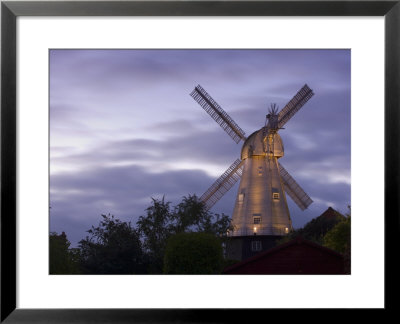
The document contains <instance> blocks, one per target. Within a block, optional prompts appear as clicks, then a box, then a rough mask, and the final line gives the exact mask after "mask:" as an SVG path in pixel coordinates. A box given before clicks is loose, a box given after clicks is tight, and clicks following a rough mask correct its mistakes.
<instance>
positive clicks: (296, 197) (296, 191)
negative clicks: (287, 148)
mask: <svg viewBox="0 0 400 324" xmlns="http://www.w3.org/2000/svg"><path fill="white" fill-rule="evenodd" d="M278 165H279V173H280V175H281V177H282V180H283V184H284V186H285V191H286V193H287V194H288V195H289V196H290V198H292V199H293V201H294V202H295V203H296V205H297V206H299V208H300V209H301V210H304V209H306V208H307V207H308V206H310V205H311V204H312V202H313V201H312V199H311V198H310V196H309V195H307V194H306V192H305V191H304V190H303V189H302V188H301V187H300V186H299V184H298V183H297V182H296V181H295V180H294V179H293V177H292V176H291V175H290V174H289V172H287V171H286V169H285V168H284V167H283V166H282V165H281V164H280V163H278Z"/></svg>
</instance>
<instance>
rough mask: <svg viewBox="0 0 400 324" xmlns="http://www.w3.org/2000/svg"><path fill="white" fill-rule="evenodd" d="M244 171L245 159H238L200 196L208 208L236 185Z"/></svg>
mask: <svg viewBox="0 0 400 324" xmlns="http://www.w3.org/2000/svg"><path fill="white" fill-rule="evenodd" d="M242 171H243V161H241V160H239V159H237V160H236V161H235V162H233V164H232V165H231V166H230V167H229V168H228V169H227V170H226V171H225V172H224V174H223V175H222V176H220V177H219V178H218V180H217V181H215V182H214V183H213V185H212V186H211V187H210V188H209V189H208V190H207V191H206V192H205V193H204V194H203V195H202V196H201V197H200V201H202V202H203V203H204V204H205V206H206V209H207V210H209V209H210V208H211V207H212V206H214V205H215V204H216V203H217V202H218V200H220V199H221V198H222V196H223V195H225V193H226V192H228V191H229V189H231V188H232V187H233V186H234V184H235V183H236V182H237V181H238V180H239V179H240V177H241V176H242Z"/></svg>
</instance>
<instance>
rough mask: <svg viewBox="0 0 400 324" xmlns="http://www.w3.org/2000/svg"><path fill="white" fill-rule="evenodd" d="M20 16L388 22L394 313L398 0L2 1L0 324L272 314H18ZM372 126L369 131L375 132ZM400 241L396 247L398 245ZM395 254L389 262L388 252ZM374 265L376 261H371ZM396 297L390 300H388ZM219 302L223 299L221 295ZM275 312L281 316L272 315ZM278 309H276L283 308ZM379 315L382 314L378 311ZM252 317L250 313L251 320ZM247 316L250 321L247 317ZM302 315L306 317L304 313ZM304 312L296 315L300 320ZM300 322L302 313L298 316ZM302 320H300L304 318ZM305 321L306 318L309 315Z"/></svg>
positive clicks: (388, 279)
mask: <svg viewBox="0 0 400 324" xmlns="http://www.w3.org/2000/svg"><path fill="white" fill-rule="evenodd" d="M19 16H384V18H385V110H384V111H385V179H384V181H385V206H384V208H385V308H384V310H383V311H388V310H393V309H394V307H396V305H395V302H396V297H395V294H394V293H395V287H396V286H397V285H396V283H398V279H397V277H398V274H397V273H396V269H397V268H395V267H391V266H390V262H392V261H391V258H394V257H395V256H396V255H398V251H396V250H394V247H395V246H397V245H398V243H397V241H396V238H398V234H399V227H400V226H399V224H400V222H399V215H400V208H399V207H400V203H399V197H400V194H399V180H400V174H399V155H400V147H399V127H400V115H399V103H400V65H399V61H400V0H395V1H320V0H317V1H293V0H292V1H263V0H262V1H115V2H113V1H2V3H1V241H0V244H1V319H0V320H1V322H3V321H4V322H5V323H31V322H32V323H33V322H35V323H89V322H91V323H97V322H101V323H131V322H134V323H141V322H175V323H177V322H192V323H193V322H235V321H237V320H238V319H239V318H240V315H243V313H245V314H244V315H245V316H251V318H257V317H259V316H264V315H263V314H264V312H265V311H268V310H248V309H247V310H244V309H235V310H231V309H213V310H210V309H207V310H204V309H201V310H195V309H190V310H189V309H17V308H16V300H17V294H16V270H17V269H16V238H17V233H16V210H17V201H16V191H17V183H16V163H17V156H16V138H17V129H16V114H17V111H16V81H17V79H16V37H17V31H16V19H17V17H19ZM371 127H372V126H371ZM396 243H397V244H396ZM392 253H393V255H392V256H391V254H392ZM371 259H373V256H371ZM391 296H393V297H391ZM221 298H222V297H221ZM269 311H270V312H272V311H276V310H269ZM278 311H279V310H278ZM378 311H379V312H381V311H382V310H378ZM250 312H251V315H250ZM246 314H247V315H246ZM300 314H305V313H304V312H301V313H300ZM300 314H299V315H300ZM296 316H298V315H296ZM301 316H303V315H301ZM304 316H308V315H304Z"/></svg>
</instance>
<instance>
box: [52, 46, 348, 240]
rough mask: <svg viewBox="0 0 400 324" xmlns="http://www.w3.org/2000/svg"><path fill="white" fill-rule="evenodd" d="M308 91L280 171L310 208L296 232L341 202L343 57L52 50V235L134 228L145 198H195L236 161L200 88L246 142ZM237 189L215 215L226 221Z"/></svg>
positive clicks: (291, 126)
mask: <svg viewBox="0 0 400 324" xmlns="http://www.w3.org/2000/svg"><path fill="white" fill-rule="evenodd" d="M305 83H307V84H308V85H309V87H310V88H311V89H313V90H314V93H315V95H314V96H313V97H312V98H311V99H310V101H309V102H308V103H307V104H306V105H305V106H304V107H303V108H302V109H301V110H300V111H299V112H298V113H297V114H296V115H295V116H294V117H293V118H292V119H291V120H290V121H289V122H288V123H287V124H286V125H285V129H283V130H281V131H280V135H281V137H282V140H283V142H284V145H285V156H284V157H283V158H281V159H280V163H281V164H282V165H283V166H284V167H285V168H286V169H287V170H288V171H289V173H290V174H291V175H292V176H293V177H294V178H295V179H296V181H297V182H298V183H299V184H300V185H301V186H302V188H303V189H304V190H305V191H306V192H307V193H308V194H309V195H310V197H311V198H312V199H313V200H314V203H313V204H312V205H311V206H310V207H309V208H308V209H307V210H306V211H304V212H302V211H301V210H300V209H299V208H298V207H297V206H296V205H295V204H294V203H293V202H292V201H291V199H290V198H288V203H289V209H290V212H291V217H292V221H293V225H294V227H295V228H298V227H302V226H303V225H304V224H305V223H306V222H308V221H310V220H311V219H312V218H314V217H317V216H319V215H320V214H321V213H322V212H324V211H325V210H326V208H327V207H329V206H332V207H333V208H335V209H337V210H339V211H340V212H343V213H344V212H346V211H347V205H348V204H350V203H351V202H350V51H349V50H51V51H50V204H51V209H50V230H51V231H56V232H61V231H65V232H66V233H67V236H68V238H69V240H70V241H71V242H72V244H73V245H74V246H75V245H76V244H77V242H78V241H79V240H80V239H82V238H84V237H85V236H86V234H87V233H86V231H87V230H88V229H89V228H90V227H91V226H92V225H97V224H98V222H99V220H100V215H101V214H108V213H111V214H113V215H115V216H116V217H117V218H120V219H122V220H125V221H131V222H132V223H133V224H135V223H136V221H137V219H138V217H139V216H141V215H144V214H145V208H146V207H147V206H149V204H150V202H151V197H154V198H161V197H162V196H163V195H165V197H166V200H168V201H171V202H172V204H173V205H175V204H176V203H178V202H179V201H180V200H181V198H182V197H183V196H187V195H188V194H197V195H198V196H200V195H201V194H202V193H203V192H204V191H205V190H207V189H208V187H209V186H211V184H212V183H213V182H214V181H215V180H216V179H217V178H218V177H219V176H220V175H221V174H222V173H223V172H224V171H225V170H226V169H227V168H228V167H229V166H230V165H231V164H232V162H233V161H234V160H235V159H236V158H238V157H239V155H240V149H241V143H239V144H236V143H235V142H234V141H233V140H232V139H231V138H230V137H229V136H228V135H227V134H226V133H225V132H224V131H223V130H222V129H221V128H220V126H219V125H218V124H217V123H216V122H215V121H214V120H213V119H211V117H210V116H209V115H208V114H207V113H206V112H205V111H204V110H203V109H202V108H201V107H200V106H199V105H198V104H197V102H195V101H194V100H193V98H192V97H190V95H189V93H190V92H191V91H192V90H193V88H194V87H195V86H196V85H197V84H200V85H201V86H202V87H203V88H205V90H206V91H207V92H208V93H209V94H210V95H211V96H212V97H213V98H214V99H215V100H216V101H217V102H218V103H219V105H220V106H221V107H222V108H223V109H224V110H225V111H226V112H227V113H228V114H229V115H230V116H231V117H232V118H233V119H234V120H235V122H236V123H237V124H238V125H239V126H240V127H241V128H242V129H243V130H244V131H245V132H246V135H247V136H248V135H250V134H251V133H252V132H254V131H255V130H258V129H259V128H261V127H262V126H263V125H264V123H265V115H266V113H267V110H268V107H269V105H270V104H271V103H277V104H278V105H279V107H280V108H283V107H284V106H285V104H286V103H287V102H288V101H289V100H290V99H291V98H292V97H293V96H294V95H295V94H296V93H297V91H298V90H299V89H300V88H301V87H302V86H303V85H304V84H305ZM237 187H238V183H237V184H236V185H235V186H234V187H233V188H232V189H231V190H230V191H229V192H228V193H227V194H226V195H225V196H224V197H223V198H222V199H221V200H220V201H219V202H218V203H217V204H216V205H215V206H214V207H213V208H212V211H213V212H217V213H225V214H228V215H231V214H232V210H233V205H234V200H235V196H236V191H237Z"/></svg>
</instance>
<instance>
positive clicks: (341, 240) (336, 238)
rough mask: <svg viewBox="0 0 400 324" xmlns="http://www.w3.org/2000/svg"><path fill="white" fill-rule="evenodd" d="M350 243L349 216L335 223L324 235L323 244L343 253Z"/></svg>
mask: <svg viewBox="0 0 400 324" xmlns="http://www.w3.org/2000/svg"><path fill="white" fill-rule="evenodd" d="M350 245H351V218H350V217H347V218H346V219H345V220H343V221H341V222H340V223H338V224H336V226H335V227H333V228H332V229H331V230H330V231H329V232H328V233H326V235H325V237H324V246H326V247H328V248H330V249H332V250H335V251H336V252H339V253H342V254H344V253H345V252H346V250H348V249H350Z"/></svg>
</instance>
